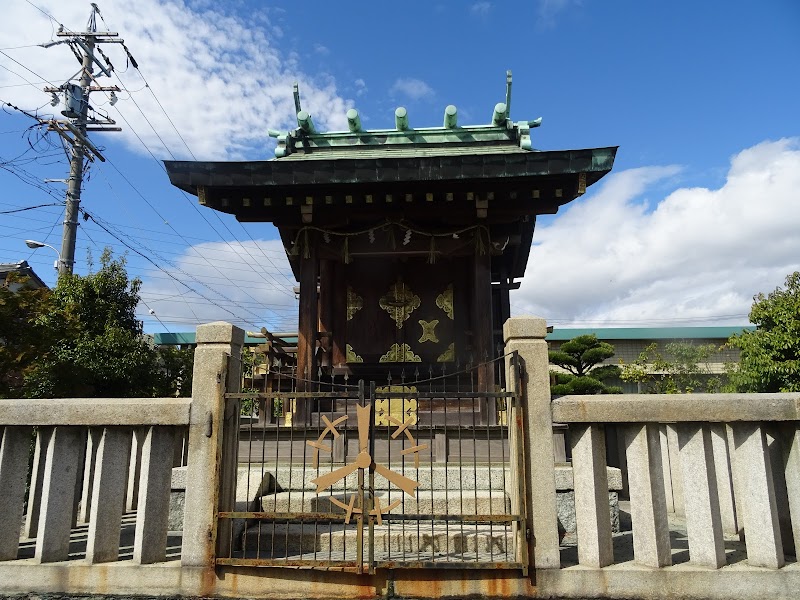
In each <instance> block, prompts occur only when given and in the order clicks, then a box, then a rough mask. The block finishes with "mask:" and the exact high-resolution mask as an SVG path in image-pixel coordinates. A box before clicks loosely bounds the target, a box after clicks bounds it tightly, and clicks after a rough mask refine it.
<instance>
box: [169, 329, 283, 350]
mask: <svg viewBox="0 0 800 600" xmlns="http://www.w3.org/2000/svg"><path fill="white" fill-rule="evenodd" d="M281 339H283V340H285V341H287V342H289V343H297V336H295V337H282V338H281ZM195 340H196V336H195V332H194V331H178V332H175V333H154V334H153V343H154V344H155V345H156V346H193V345H194V344H195V343H196V341H195ZM264 342H265V340H264V338H263V337H253V336H251V335H245V338H244V343H245V345H246V346H254V345H258V344H263V343H264Z"/></svg>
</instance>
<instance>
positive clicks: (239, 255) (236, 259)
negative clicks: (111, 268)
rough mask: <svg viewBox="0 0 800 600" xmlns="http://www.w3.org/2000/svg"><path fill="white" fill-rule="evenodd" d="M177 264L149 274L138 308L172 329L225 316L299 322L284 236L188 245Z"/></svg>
mask: <svg viewBox="0 0 800 600" xmlns="http://www.w3.org/2000/svg"><path fill="white" fill-rule="evenodd" d="M173 265H174V266H168V265H162V266H163V267H164V268H165V270H166V271H168V272H169V273H171V274H172V275H174V276H175V278H177V279H179V280H180V281H182V282H184V283H185V284H187V285H188V286H190V287H191V288H193V289H194V290H196V291H197V292H199V294H196V293H193V292H192V291H190V290H189V289H188V288H187V287H186V286H185V285H181V284H179V283H177V282H176V281H174V280H173V279H170V278H169V276H168V275H166V274H165V273H164V272H163V271H157V270H152V271H150V272H148V273H147V274H145V275H144V276H143V277H142V279H143V284H142V290H141V296H142V301H143V303H142V304H143V305H142V306H140V311H139V312H140V314H141V316H142V317H143V318H145V319H147V320H150V318H149V316H148V309H152V310H154V311H155V313H156V316H158V318H159V319H161V321H162V322H163V323H164V324H166V325H167V326H168V327H169V328H170V330H171V331H181V330H192V329H194V328H195V327H196V326H197V325H198V324H200V323H208V322H211V321H217V320H223V321H228V322H234V323H236V324H237V325H239V326H241V327H245V328H247V329H250V330H253V329H259V328H261V327H262V326H266V327H267V328H268V329H271V330H272V331H279V330H286V329H287V328H288V329H289V330H294V329H296V328H297V302H296V301H295V297H294V292H293V291H292V288H293V286H294V285H296V283H295V280H294V277H293V275H292V272H291V269H290V267H289V262H288V260H287V259H286V253H285V252H284V249H283V245H282V243H281V242H280V240H269V241H266V240H256V241H247V242H208V243H203V244H198V245H195V246H191V247H190V248H187V249H186V251H185V252H184V253H183V255H181V256H180V257H179V258H178V259H177V260H175V261H173Z"/></svg>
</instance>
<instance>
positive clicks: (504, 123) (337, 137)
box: [267, 70, 542, 158]
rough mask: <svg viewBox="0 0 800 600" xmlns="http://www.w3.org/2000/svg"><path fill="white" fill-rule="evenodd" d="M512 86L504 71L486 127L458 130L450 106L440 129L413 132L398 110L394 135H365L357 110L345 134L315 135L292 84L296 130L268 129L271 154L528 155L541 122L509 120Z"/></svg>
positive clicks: (404, 113) (351, 113) (350, 111)
mask: <svg viewBox="0 0 800 600" xmlns="http://www.w3.org/2000/svg"><path fill="white" fill-rule="evenodd" d="M511 82H512V77H511V71H510V70H509V71H506V94H505V102H498V103H497V104H495V106H494V111H493V113H492V118H491V121H490V122H489V124H487V125H465V126H462V125H459V124H458V109H457V108H456V107H455V105H453V104H449V105H447V107H446V108H445V110H444V119H443V122H442V125H441V126H439V127H424V128H418V129H415V128H412V127H410V125H409V118H408V110H407V109H406V107H404V106H400V107H397V108H396V109H395V111H394V125H395V127H394V128H393V129H378V130H373V131H368V130H366V129H364V127H363V125H362V123H361V115H360V114H359V112H358V110H356V109H355V108H349V109H348V110H347V114H346V121H347V130H345V131H330V132H321V131H318V130H317V128H316V127H315V125H314V121H313V120H312V118H311V114H310V113H309V111H307V110H304V109H303V107H302V105H301V102H300V87H299V84H298V83H297V82H295V83H294V84H293V86H292V95H293V97H294V107H295V111H296V119H297V127H296V128H295V129H292V130H290V131H286V132H282V131H278V130H274V129H269V130H267V133H268V134H269V136H270V137H274V138H276V139H277V142H278V143H277V146H276V148H275V156H276V157H277V158H284V157H286V156H289V155H290V154H296V155H297V156H296V158H302V157H304V156H309V155H311V154H316V155H317V156H316V157H315V158H322V157H323V155H329V156H331V157H340V158H347V157H348V155H349V154H350V153H351V152H352V153H353V155H354V156H353V157H354V158H355V157H356V156H355V155H356V154H360V153H368V152H370V151H375V150H376V149H381V150H383V149H386V150H392V151H393V152H400V153H401V154H403V153H408V152H412V153H413V152H414V149H415V148H423V147H424V148H426V149H427V148H432V149H435V150H436V151H437V152H444V153H445V154H448V153H449V152H450V150H449V148H453V151H454V152H457V153H464V152H469V148H471V147H475V148H476V150H477V152H479V153H481V152H484V151H486V149H487V148H488V147H490V146H491V147H497V146H498V145H501V146H505V145H506V144H509V143H510V145H512V146H517V147H518V148H519V149H520V150H522V151H533V150H534V148H533V145H532V143H531V134H530V130H531V129H532V128H534V127H539V126H540V125H541V124H542V119H541V117H540V118H538V119H535V120H533V121H518V122H516V123H515V122H514V121H512V120H511ZM517 151H519V150H517ZM329 153H330V154H329Z"/></svg>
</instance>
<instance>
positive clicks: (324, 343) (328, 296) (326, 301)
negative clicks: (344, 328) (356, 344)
mask: <svg viewBox="0 0 800 600" xmlns="http://www.w3.org/2000/svg"><path fill="white" fill-rule="evenodd" d="M334 268H335V263H334V262H333V261H332V260H320V261H319V303H318V305H319V331H320V334H326V335H320V340H319V341H320V347H321V349H322V351H323V352H324V353H325V354H324V356H325V358H324V360H325V361H326V363H327V365H328V366H331V367H332V366H333V365H334V362H333V357H332V350H333V340H332V339H331V337H332V335H333V331H334V328H333V295H334V293H335V292H334V289H335V288H334V281H335V280H334Z"/></svg>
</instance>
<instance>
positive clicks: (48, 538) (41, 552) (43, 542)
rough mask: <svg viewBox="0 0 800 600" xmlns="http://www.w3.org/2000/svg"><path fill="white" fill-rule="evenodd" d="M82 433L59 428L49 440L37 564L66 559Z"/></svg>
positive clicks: (37, 534)
mask: <svg viewBox="0 0 800 600" xmlns="http://www.w3.org/2000/svg"><path fill="white" fill-rule="evenodd" d="M83 431H84V430H83V429H82V428H80V427H68V426H63V425H59V426H58V427H55V428H54V429H53V432H52V434H51V435H50V439H49V440H48V444H47V450H46V459H45V467H44V478H43V480H42V504H41V510H40V511H39V527H38V530H37V532H36V549H35V551H34V558H35V561H36V562H43V563H44V562H58V561H62V560H67V558H68V557H69V534H70V529H71V527H72V505H73V502H74V495H75V482H76V481H77V479H78V469H80V468H82V467H83V465H82V464H81V463H80V456H81V446H82V445H83V441H84V440H83Z"/></svg>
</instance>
